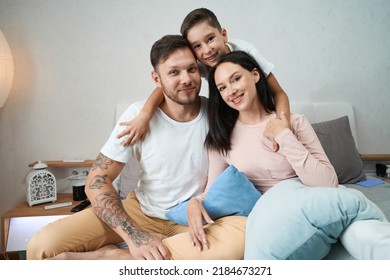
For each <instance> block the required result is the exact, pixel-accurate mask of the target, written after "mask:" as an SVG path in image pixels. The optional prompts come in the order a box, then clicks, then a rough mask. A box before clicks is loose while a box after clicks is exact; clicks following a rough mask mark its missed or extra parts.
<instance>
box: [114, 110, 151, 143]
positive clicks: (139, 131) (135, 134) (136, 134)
mask: <svg viewBox="0 0 390 280" xmlns="http://www.w3.org/2000/svg"><path fill="white" fill-rule="evenodd" d="M149 120H150V119H149V118H148V117H147V115H146V114H143V113H142V111H141V112H140V113H139V114H138V116H137V117H135V118H134V119H133V120H131V121H128V122H121V123H120V125H122V126H127V128H126V129H125V130H123V131H122V132H121V133H119V134H118V135H117V137H118V139H119V138H122V137H123V136H125V135H128V137H126V138H125V139H124V140H123V141H122V145H123V146H124V147H126V146H129V145H134V144H135V142H137V141H138V140H141V141H143V140H144V139H145V136H146V134H147V133H148V131H149Z"/></svg>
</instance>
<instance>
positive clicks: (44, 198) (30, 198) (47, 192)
mask: <svg viewBox="0 0 390 280" xmlns="http://www.w3.org/2000/svg"><path fill="white" fill-rule="evenodd" d="M26 181H27V202H28V204H29V205H30V206H33V205H35V204H40V203H45V202H50V201H56V200H57V184H56V178H55V177H54V175H53V174H52V173H51V172H49V171H48V170H47V165H46V164H45V163H43V162H42V161H38V162H37V163H36V164H35V165H34V167H33V170H31V171H30V173H29V174H28V175H27V179H26Z"/></svg>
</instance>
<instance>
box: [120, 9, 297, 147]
mask: <svg viewBox="0 0 390 280" xmlns="http://www.w3.org/2000/svg"><path fill="white" fill-rule="evenodd" d="M180 32H181V33H182V35H183V37H184V38H186V39H187V41H188V42H189V43H190V45H191V47H192V50H193V51H194V53H195V56H196V58H197V59H198V62H199V68H200V70H201V75H202V77H204V78H206V79H207V78H208V73H209V71H210V69H211V68H212V67H213V66H214V65H215V64H216V63H217V62H218V60H219V57H220V56H221V55H224V54H227V53H230V52H232V51H236V50H241V51H245V52H247V53H249V54H251V55H252V56H253V57H254V58H255V59H256V60H257V62H258V63H259V64H260V66H261V68H262V70H263V71H264V72H265V74H266V76H267V82H268V85H269V89H270V91H271V94H272V95H273V97H274V102H275V107H276V113H277V115H278V116H280V113H281V112H284V113H285V116H286V117H287V119H288V121H289V123H290V106H289V100H288V97H287V94H286V93H285V92H284V91H283V89H282V87H281V86H280V85H279V83H278V81H277V79H276V77H275V76H274V75H273V74H272V72H271V71H272V69H273V68H274V65H273V64H272V63H270V62H268V61H267V60H266V59H265V58H264V57H263V56H262V55H261V54H260V53H259V52H258V51H257V50H256V49H255V48H254V47H253V46H252V45H251V44H249V43H248V42H245V41H243V40H232V41H228V36H227V31H226V29H224V28H222V27H221V25H220V23H219V21H218V19H217V17H216V16H215V14H214V13H213V12H212V11H210V10H208V9H206V8H199V9H195V10H193V11H192V12H190V13H189V14H188V15H187V16H186V17H185V18H184V20H183V23H182V25H181V28H180ZM163 98H164V97H163V94H162V92H161V90H160V89H155V90H154V91H153V93H152V94H151V96H150V97H149V99H148V101H147V102H146V103H145V105H144V107H143V108H142V110H141V111H140V113H139V115H138V116H137V117H136V118H134V119H133V120H131V121H129V122H123V123H121V125H125V126H128V127H127V129H125V130H124V131H123V132H122V133H120V134H118V138H121V137H123V136H125V135H128V137H127V138H126V139H125V140H123V142H122V144H123V145H124V146H126V145H133V144H134V143H135V142H136V141H137V140H138V139H140V140H143V139H144V136H145V135H146V133H147V131H148V128H149V121H150V118H151V116H152V115H153V112H154V110H155V109H156V108H157V107H158V105H159V104H160V103H161V102H162V101H163ZM277 149H278V147H277V144H276V143H275V142H274V150H277Z"/></svg>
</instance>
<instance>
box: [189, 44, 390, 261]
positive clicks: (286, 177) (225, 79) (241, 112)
mask: <svg viewBox="0 0 390 280" xmlns="http://www.w3.org/2000/svg"><path fill="white" fill-rule="evenodd" d="M274 109H275V107H274V104H273V100H272V98H271V95H270V93H269V90H268V86H267V82H266V79H265V76H264V74H263V73H262V71H261V69H260V67H259V65H258V64H257V62H256V61H255V60H254V59H253V58H252V57H251V56H250V55H248V54H247V53H245V52H240V51H236V52H232V53H230V54H228V55H226V56H224V57H222V58H221V60H220V61H219V62H218V64H217V65H216V66H215V67H214V68H213V69H212V71H211V73H210V76H209V112H208V114H209V126H210V128H209V129H210V130H209V133H208V135H207V138H206V142H205V145H206V147H207V148H208V150H209V161H210V167H209V177H208V180H209V182H208V186H210V185H211V184H212V182H213V181H214V179H215V178H216V177H217V176H218V175H219V174H220V173H221V172H222V171H223V170H224V169H225V168H227V167H228V166H229V165H234V166H236V167H237V169H238V170H240V171H241V172H243V173H244V174H245V175H246V176H247V177H248V179H249V180H251V181H252V183H253V184H254V185H255V186H256V187H257V188H258V189H259V190H260V191H261V192H262V193H263V195H262V196H261V198H260V199H259V201H258V202H257V204H256V205H255V207H254V209H253V210H252V212H251V213H250V215H249V217H248V220H247V228H246V244H245V258H246V259H321V258H323V257H324V256H325V255H326V254H327V253H328V252H329V250H330V246H331V244H332V243H335V242H336V241H337V239H338V238H339V236H340V235H341V233H342V232H343V230H344V229H345V228H346V227H348V226H349V225H350V224H351V223H352V222H354V221H358V220H367V219H369V220H381V219H384V217H383V215H382V213H381V211H380V210H379V208H377V207H376V206H375V205H374V204H373V203H371V202H370V201H369V200H367V199H366V198H365V197H364V196H363V195H362V194H361V193H360V192H354V191H352V190H348V189H345V188H343V187H341V188H338V180H337V176H336V173H335V170H334V168H333V166H332V165H331V163H330V162H329V159H328V158H327V156H326V154H325V152H324V150H323V148H322V146H321V144H320V142H319V140H318V138H317V136H316V134H315V132H314V130H313V128H312V127H311V125H310V123H309V121H308V120H307V118H306V117H305V116H303V115H299V114H292V115H291V117H290V119H291V126H289V123H288V121H287V118H286V117H285V116H284V115H283V114H282V115H281V118H280V119H279V118H277V117H276V115H275V112H274ZM289 127H291V129H290V128H289ZM273 140H275V141H276V142H277V143H278V144H279V147H280V148H279V150H278V151H277V152H276V153H275V152H274V150H273V148H272V147H273V145H272V143H273ZM205 193H206V195H207V188H206V190H205ZM187 212H188V220H189V226H190V233H191V236H192V238H193V241H194V243H201V240H203V238H204V232H203V227H202V219H204V220H205V221H210V219H209V217H208V215H207V213H206V211H205V210H204V208H203V207H202V204H201V202H200V201H199V200H197V199H192V200H191V201H190V203H189V207H188V210H187Z"/></svg>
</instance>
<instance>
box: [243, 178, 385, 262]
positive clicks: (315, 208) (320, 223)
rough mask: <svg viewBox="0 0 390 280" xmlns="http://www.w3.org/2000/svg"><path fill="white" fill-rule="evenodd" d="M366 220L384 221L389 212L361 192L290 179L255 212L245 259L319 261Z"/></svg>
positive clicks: (265, 196) (276, 187) (249, 221)
mask: <svg viewBox="0 0 390 280" xmlns="http://www.w3.org/2000/svg"><path fill="white" fill-rule="evenodd" d="M363 220H380V221H383V220H384V216H383V214H382V213H381V211H380V209H379V208H378V206H376V205H375V204H374V203H373V202H371V201H370V200H368V199H367V198H366V197H365V196H364V195H363V194H362V193H361V192H360V191H357V190H355V189H352V188H347V187H344V186H340V187H338V188H330V187H307V186H306V185H304V184H302V183H301V182H300V181H299V179H296V178H295V179H288V180H284V181H281V182H279V183H277V184H275V185H274V186H273V187H272V188H271V189H269V190H268V191H266V192H265V193H264V194H263V195H262V197H261V199H260V200H259V201H258V202H257V203H256V205H255V206H254V207H253V210H252V211H251V213H250V214H249V216H248V219H247V221H246V229H245V256H244V259H245V260H276V259H280V260H287V259H291V260H305V259H310V260H319V259H322V258H324V257H325V256H326V255H327V254H328V253H329V250H330V249H331V246H332V244H334V243H336V242H337V240H338V238H339V237H340V236H341V234H342V233H343V232H344V229H346V228H348V226H349V225H351V224H352V223H354V222H355V221H363ZM355 246H356V247H359V248H360V247H361V245H360V244H357V243H356V244H355Z"/></svg>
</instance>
